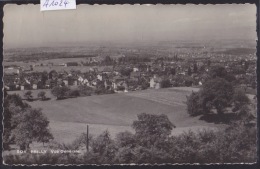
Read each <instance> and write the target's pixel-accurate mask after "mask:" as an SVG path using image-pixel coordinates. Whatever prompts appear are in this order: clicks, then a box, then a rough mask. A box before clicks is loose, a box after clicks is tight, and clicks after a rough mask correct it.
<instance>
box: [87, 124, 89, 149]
mask: <svg viewBox="0 0 260 169" xmlns="http://www.w3.org/2000/svg"><path fill="white" fill-rule="evenodd" d="M88 145H89V137H88V124H87V152H88V150H89V149H88Z"/></svg>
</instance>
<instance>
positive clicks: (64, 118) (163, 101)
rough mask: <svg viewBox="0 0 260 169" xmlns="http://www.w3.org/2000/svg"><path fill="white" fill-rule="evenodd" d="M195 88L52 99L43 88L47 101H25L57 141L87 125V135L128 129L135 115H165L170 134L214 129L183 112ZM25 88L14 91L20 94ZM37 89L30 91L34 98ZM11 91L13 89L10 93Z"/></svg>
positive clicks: (209, 124) (70, 135)
mask: <svg viewBox="0 0 260 169" xmlns="http://www.w3.org/2000/svg"><path fill="white" fill-rule="evenodd" d="M197 90H198V88H185V87H183V88H168V89H159V90H152V89H148V90H144V91H135V92H128V93H118V94H110V95H93V96H88V97H78V98H70V99H65V100H56V99H55V98H54V97H53V96H52V95H51V93H50V91H48V90H47V91H46V96H47V97H49V98H50V100H48V101H40V100H36V101H33V102H28V103H29V104H30V105H31V106H32V107H34V108H42V111H43V113H44V114H46V116H47V117H48V119H49V120H50V128H51V132H52V133H53V135H54V138H55V140H56V141H58V142H65V143H68V142H71V141H73V140H74V139H75V138H76V137H78V136H79V135H80V134H81V133H83V132H86V128H87V124H88V125H89V129H90V134H92V135H98V134H100V133H101V132H103V131H104V130H108V131H109V132H110V134H111V136H112V137H114V136H115V135H116V134H117V133H119V132H122V131H125V130H128V131H132V132H133V129H132V127H131V124H132V123H133V121H134V120H137V114H140V113H151V114H166V115H167V116H168V117H169V119H170V121H171V122H172V123H173V124H174V125H175V126H176V128H175V129H174V130H173V132H172V134H173V135H175V134H180V133H182V132H183V131H188V130H190V129H191V130H193V131H195V130H200V129H204V128H212V129H216V128H218V127H222V126H223V125H219V124H218V125H217V124H214V123H208V122H205V121H203V120H199V117H190V116H189V115H188V114H187V113H186V104H185V101H186V96H187V95H189V94H190V93H191V92H192V91H197ZM24 92H25V91H16V93H18V94H20V95H21V96H22V95H23V93H24ZM38 92H39V91H36V90H35V91H33V95H34V96H35V97H36V96H37V93H38ZM11 93H14V92H11Z"/></svg>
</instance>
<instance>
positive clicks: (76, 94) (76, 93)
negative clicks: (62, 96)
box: [66, 89, 80, 97]
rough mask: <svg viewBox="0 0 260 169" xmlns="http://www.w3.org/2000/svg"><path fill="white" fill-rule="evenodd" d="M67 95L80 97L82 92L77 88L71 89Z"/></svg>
mask: <svg viewBox="0 0 260 169" xmlns="http://www.w3.org/2000/svg"><path fill="white" fill-rule="evenodd" d="M66 95H67V97H79V96H80V93H79V91H78V90H77V89H75V90H69V91H68V92H67V94H66Z"/></svg>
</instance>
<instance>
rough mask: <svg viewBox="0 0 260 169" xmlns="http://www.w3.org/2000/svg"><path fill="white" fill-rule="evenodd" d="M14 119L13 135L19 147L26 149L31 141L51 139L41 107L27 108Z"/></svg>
mask: <svg viewBox="0 0 260 169" xmlns="http://www.w3.org/2000/svg"><path fill="white" fill-rule="evenodd" d="M16 120H18V125H17V127H16V128H15V129H14V137H15V143H16V144H17V145H19V146H20V149H22V150H24V149H28V148H29V144H30V143H32V142H33V141H37V142H42V143H44V142H48V141H49V140H50V139H53V136H52V134H51V133H50V131H49V128H48V126H49V121H48V119H47V117H46V116H45V115H44V114H43V113H42V111H41V109H32V108H28V109H26V111H25V112H23V113H22V114H21V115H20V117H19V118H16Z"/></svg>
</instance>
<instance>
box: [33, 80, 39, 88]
mask: <svg viewBox="0 0 260 169" xmlns="http://www.w3.org/2000/svg"><path fill="white" fill-rule="evenodd" d="M32 88H33V89H34V90H36V89H37V88H38V81H36V80H34V81H33V82H32Z"/></svg>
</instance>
